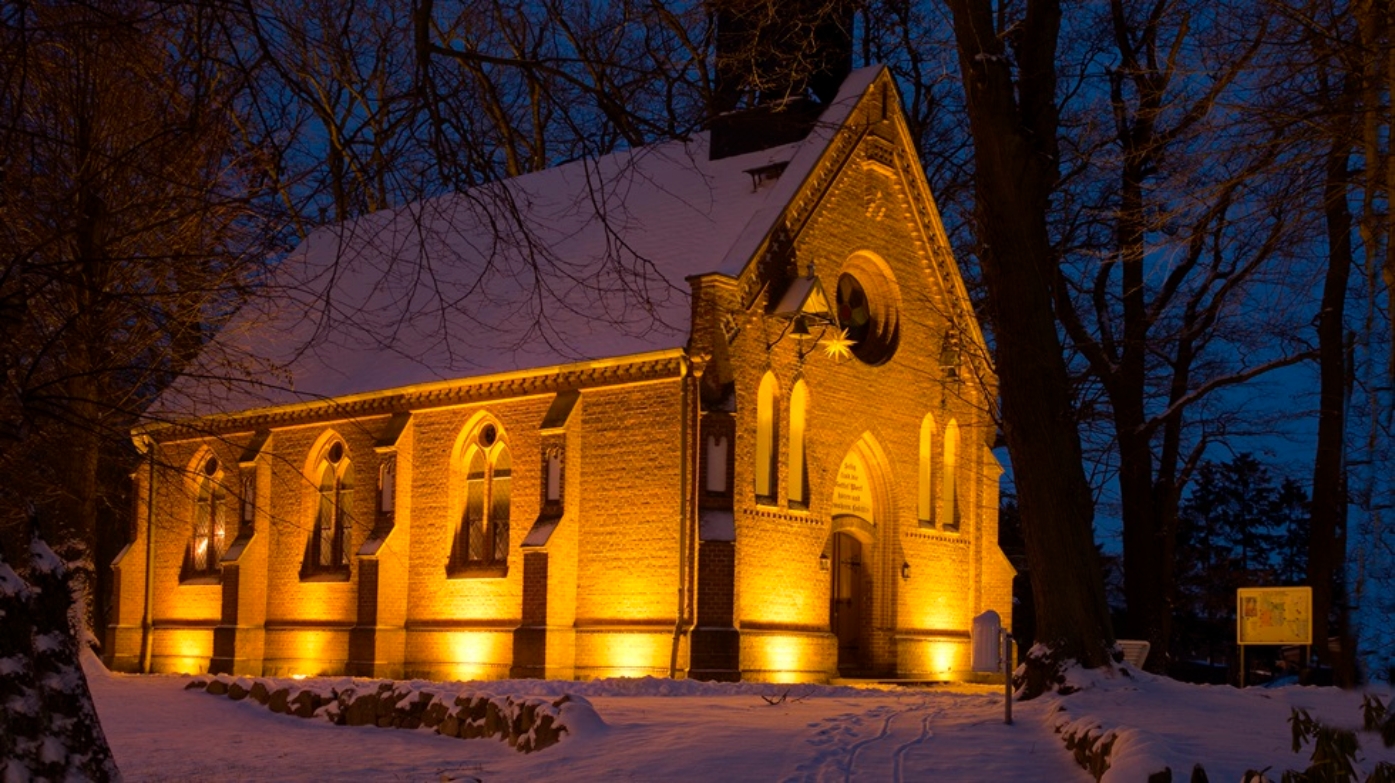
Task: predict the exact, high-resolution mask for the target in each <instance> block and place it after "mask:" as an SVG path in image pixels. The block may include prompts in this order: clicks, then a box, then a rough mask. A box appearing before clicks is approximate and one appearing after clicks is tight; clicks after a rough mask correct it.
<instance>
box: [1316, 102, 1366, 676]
mask: <svg viewBox="0 0 1395 783" xmlns="http://www.w3.org/2000/svg"><path fill="white" fill-rule="evenodd" d="M1351 103H1352V101H1351V100H1350V96H1349V94H1344V95H1343V97H1342V100H1341V105H1340V106H1339V107H1338V113H1339V114H1343V115H1345V116H1350V112H1349V107H1350V104H1351ZM1342 106H1346V107H1348V111H1347V112H1342V111H1341V107H1342ZM1338 122H1339V127H1338V128H1337V129H1336V132H1335V133H1334V137H1333V140H1332V145H1331V147H1330V148H1329V149H1328V152H1327V156H1326V167H1327V168H1326V174H1325V178H1324V181H1323V185H1324V187H1323V219H1324V222H1325V223H1326V227H1327V247H1328V258H1327V275H1326V278H1325V279H1324V280H1323V288H1322V309H1321V310H1320V311H1319V312H1318V316H1317V333H1318V382H1319V390H1318V428H1317V453H1316V455H1315V457H1314V459H1313V498H1312V522H1311V528H1310V530H1309V541H1308V584H1309V585H1311V586H1312V589H1313V650H1314V651H1315V652H1316V653H1317V657H1318V660H1319V661H1320V662H1322V663H1324V664H1327V665H1330V666H1332V668H1333V678H1334V681H1335V682H1336V684H1338V685H1341V686H1343V687H1351V686H1353V685H1355V684H1356V662H1355V650H1354V649H1353V648H1354V647H1355V645H1354V643H1353V640H1352V639H1350V638H1349V634H1348V633H1347V629H1346V628H1345V627H1344V626H1345V623H1344V622H1339V623H1338V624H1337V625H1336V627H1332V626H1331V625H1330V624H1329V618H1331V616H1332V614H1333V601H1334V598H1335V597H1336V596H1334V589H1333V588H1334V585H1335V584H1336V577H1337V575H1338V574H1341V573H1343V572H1344V571H1345V570H1346V533H1345V526H1346V516H1347V498H1346V482H1345V474H1346V465H1345V464H1344V463H1345V460H1344V456H1345V447H1346V394H1347V351H1346V345H1345V331H1346V329H1345V315H1346V300H1347V282H1348V280H1349V278H1350V275H1351V268H1352V265H1353V260H1354V259H1353V256H1352V243H1351V231H1352V215H1351V210H1350V208H1349V207H1348V206H1347V185H1348V171H1347V157H1348V155H1349V153H1350V149H1351V141H1350V135H1349V133H1350V131H1351V128H1350V127H1347V123H1346V122H1345V121H1344V120H1339V121H1338ZM1345 616H1346V613H1345V612H1341V613H1340V614H1339V617H1341V618H1345ZM1330 636H1337V637H1338V638H1339V639H1340V640H1341V642H1340V643H1341V648H1340V654H1339V655H1337V656H1336V657H1335V658H1334V656H1333V655H1332V653H1331V651H1330V649H1329V648H1328V644H1327V639H1328V637H1330Z"/></svg>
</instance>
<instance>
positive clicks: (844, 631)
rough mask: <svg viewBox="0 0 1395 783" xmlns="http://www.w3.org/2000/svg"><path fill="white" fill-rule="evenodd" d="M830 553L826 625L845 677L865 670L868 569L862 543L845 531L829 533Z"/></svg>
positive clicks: (866, 655)
mask: <svg viewBox="0 0 1395 783" xmlns="http://www.w3.org/2000/svg"><path fill="white" fill-rule="evenodd" d="M844 521H846V520H844ZM858 521H861V520H858ZM836 524H837V523H836V522H835V525H836ZM869 548H870V547H869ZM832 554H833V568H832V569H831V570H832V572H833V573H832V578H833V584H832V585H831V587H830V589H829V606H828V625H829V630H830V631H831V632H832V633H833V635H834V636H836V637H837V638H838V673H839V674H841V675H842V676H844V677H848V676H853V675H856V674H858V673H860V672H863V671H866V670H867V669H868V668H869V663H870V661H869V659H868V653H869V652H870V650H869V649H868V644H867V633H866V626H867V621H868V620H870V619H871V618H870V614H871V613H870V612H869V611H867V610H868V609H869V608H870V607H869V604H870V600H869V599H870V598H871V595H872V591H871V585H870V584H869V582H870V578H871V569H870V567H869V566H870V563H869V562H868V560H867V558H866V557H864V553H863V546H862V542H861V541H859V540H858V539H857V537H856V536H854V535H853V534H852V533H850V532H848V531H846V530H843V531H839V532H836V533H834V534H833V553H832Z"/></svg>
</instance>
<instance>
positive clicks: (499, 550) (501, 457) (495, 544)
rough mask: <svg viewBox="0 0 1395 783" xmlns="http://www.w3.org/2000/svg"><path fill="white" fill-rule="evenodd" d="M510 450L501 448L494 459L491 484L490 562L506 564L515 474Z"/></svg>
mask: <svg viewBox="0 0 1395 783" xmlns="http://www.w3.org/2000/svg"><path fill="white" fill-rule="evenodd" d="M510 467H511V463H510V460H509V451H508V449H503V448H501V449H500V450H499V452H498V453H497V454H496V455H495V457H494V464H493V465H492V466H491V468H492V470H491V471H490V482H489V533H490V539H491V542H492V546H491V548H490V552H489V558H488V559H489V561H490V562H493V563H497V564H500V565H502V564H504V563H506V562H508V559H509V493H510V492H511V491H512V490H511V487H512V484H513V474H512V471H511V470H510Z"/></svg>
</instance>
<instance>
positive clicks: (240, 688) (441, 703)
mask: <svg viewBox="0 0 1395 783" xmlns="http://www.w3.org/2000/svg"><path fill="white" fill-rule="evenodd" d="M185 687H186V688H188V689H194V688H199V689H202V690H204V691H206V692H208V693H212V694H216V695H224V696H227V697H228V698H230V699H233V700H235V701H241V700H243V699H249V698H250V699H251V700H252V701H255V702H257V703H259V704H262V705H264V706H266V708H267V709H269V710H271V711H272V712H277V713H284V714H290V715H296V716H299V717H302V718H310V717H316V716H318V717H321V718H324V719H325V720H328V721H330V722H331V723H334V724H336V725H341V726H378V727H380V728H398V729H427V730H430V731H433V732H435V733H437V734H441V735H443V736H448V737H459V738H460V739H477V738H483V737H497V738H499V739H500V740H503V741H505V742H508V743H509V746H510V747H513V748H515V749H517V750H518V751H519V752H521V753H531V752H533V751H535V750H542V749H543V748H546V747H549V746H551V745H554V744H556V743H557V742H559V741H561V739H562V736H563V735H567V736H572V737H579V736H594V735H596V734H598V733H600V732H603V731H605V728H606V725H605V721H603V720H601V717H600V715H598V714H597V713H596V710H595V708H594V707H592V706H591V702H589V701H587V700H586V698H585V697H582V696H577V695H572V694H563V695H561V696H560V697H556V698H552V697H545V696H536V695H515V694H494V693H487V692H483V691H461V690H460V689H459V686H458V684H457V685H451V684H448V683H435V682H427V681H423V680H412V681H408V682H402V681H396V680H369V679H356V678H349V677H341V678H325V679H316V680H308V681H300V680H282V679H277V678H264V677H253V678H249V677H230V676H228V675H225V674H220V675H218V676H216V677H213V678H211V679H210V678H197V679H194V680H192V681H191V682H190V683H189V684H188V685H187V686H185Z"/></svg>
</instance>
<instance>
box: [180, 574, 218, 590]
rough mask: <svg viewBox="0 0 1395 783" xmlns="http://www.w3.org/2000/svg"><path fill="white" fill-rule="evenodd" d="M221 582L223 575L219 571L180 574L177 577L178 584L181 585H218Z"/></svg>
mask: <svg viewBox="0 0 1395 783" xmlns="http://www.w3.org/2000/svg"><path fill="white" fill-rule="evenodd" d="M222 583H223V575H222V574H221V573H211V574H190V575H189V576H182V577H180V578H179V584H180V586H181V587H183V586H186V585H187V586H193V585H220V584H222Z"/></svg>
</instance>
